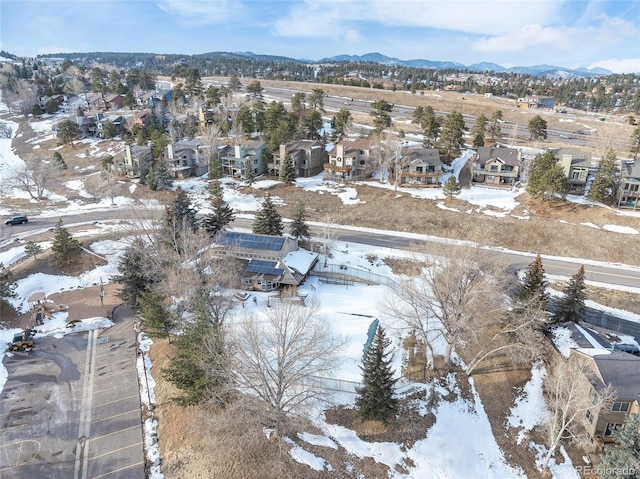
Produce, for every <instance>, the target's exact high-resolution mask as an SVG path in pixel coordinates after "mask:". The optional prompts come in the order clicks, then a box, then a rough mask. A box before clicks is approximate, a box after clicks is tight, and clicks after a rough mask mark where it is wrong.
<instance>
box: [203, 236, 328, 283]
mask: <svg viewBox="0 0 640 479" xmlns="http://www.w3.org/2000/svg"><path fill="white" fill-rule="evenodd" d="M215 243H216V244H219V245H222V246H226V247H227V248H229V251H230V252H231V254H232V255H233V256H234V257H235V258H236V259H238V260H239V261H240V262H241V263H242V264H243V265H244V267H243V268H242V272H241V274H240V278H239V283H240V287H241V288H243V289H252V290H256V291H275V290H277V289H279V288H280V287H281V286H285V285H287V286H298V285H300V284H301V283H302V282H303V281H304V280H305V278H306V277H307V275H308V274H309V272H310V271H311V269H312V268H313V266H314V265H315V264H316V262H317V261H318V253H312V252H310V251H306V250H303V249H299V248H298V239H297V238H291V237H288V236H269V235H257V234H253V233H239V232H235V231H220V232H218V234H217V235H216V237H215Z"/></svg>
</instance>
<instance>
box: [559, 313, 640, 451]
mask: <svg viewBox="0 0 640 479" xmlns="http://www.w3.org/2000/svg"><path fill="white" fill-rule="evenodd" d="M551 334H552V337H553V342H554V345H555V346H556V348H557V350H558V351H559V352H560V353H561V355H562V357H563V359H561V360H568V361H572V360H573V361H575V360H582V361H584V362H585V363H586V365H587V366H588V371H587V373H586V379H587V380H588V381H589V383H590V386H591V387H590V390H589V393H588V394H589V397H590V398H595V397H596V396H597V395H599V394H601V393H602V391H603V390H604V389H605V388H606V387H607V386H611V387H612V388H613V389H614V391H615V398H614V401H613V403H612V405H611V406H610V407H608V408H607V409H606V410H600V411H597V410H595V409H593V410H588V411H587V412H586V413H585V416H584V418H583V425H584V426H585V429H586V432H587V433H588V435H589V438H590V439H591V443H592V446H593V447H592V449H593V450H594V451H595V450H602V449H603V448H604V447H606V446H607V445H608V444H611V443H612V442H613V439H612V434H613V432H614V431H615V430H616V429H618V428H620V427H622V425H623V424H624V423H625V422H626V419H627V415H628V414H631V413H638V412H640V404H639V403H638V401H639V399H640V357H638V356H636V355H634V354H631V353H628V352H625V351H622V350H620V349H623V348H621V347H620V346H618V345H616V347H615V348H614V344H615V343H616V342H617V340H618V338H617V336H616V334H615V333H608V334H605V333H598V332H596V331H595V330H593V329H590V328H587V327H585V326H582V325H579V324H576V323H572V322H566V323H561V324H560V325H558V326H557V327H556V328H554V329H553V330H552V331H551ZM607 336H608V337H609V338H610V339H607ZM612 343H613V344H612ZM567 358H568V359H567Z"/></svg>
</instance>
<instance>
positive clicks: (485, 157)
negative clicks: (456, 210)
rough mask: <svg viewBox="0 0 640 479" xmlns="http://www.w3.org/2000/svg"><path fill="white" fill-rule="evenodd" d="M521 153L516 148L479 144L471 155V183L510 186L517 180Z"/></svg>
mask: <svg viewBox="0 0 640 479" xmlns="http://www.w3.org/2000/svg"><path fill="white" fill-rule="evenodd" d="M520 162H521V154H520V150H518V149H516V148H504V147H499V146H481V147H479V148H478V151H476V153H475V154H474V155H473V156H472V157H471V165H472V169H473V172H472V173H473V174H472V177H471V183H472V184H473V183H482V184H485V185H491V186H503V187H511V186H513V185H514V184H515V182H516V181H518V177H519V174H520Z"/></svg>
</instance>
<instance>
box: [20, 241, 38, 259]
mask: <svg viewBox="0 0 640 479" xmlns="http://www.w3.org/2000/svg"><path fill="white" fill-rule="evenodd" d="M24 252H25V253H26V255H27V256H33V257H34V258H37V257H38V254H40V253H42V246H40V245H39V244H38V243H35V242H33V241H27V244H25V245H24Z"/></svg>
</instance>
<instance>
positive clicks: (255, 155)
mask: <svg viewBox="0 0 640 479" xmlns="http://www.w3.org/2000/svg"><path fill="white" fill-rule="evenodd" d="M266 148H267V144H266V143H265V142H264V141H261V140H244V141H241V142H239V143H238V144H237V145H228V146H226V147H224V148H221V149H220V150H219V151H220V152H219V157H220V163H221V164H222V171H223V174H224V175H225V176H230V177H232V178H240V179H245V178H247V176H248V171H249V170H250V171H251V174H252V175H253V177H254V178H255V177H258V176H260V175H262V174H264V173H265V172H266V170H267V162H266V160H265V158H264V150H265V149H266Z"/></svg>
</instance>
